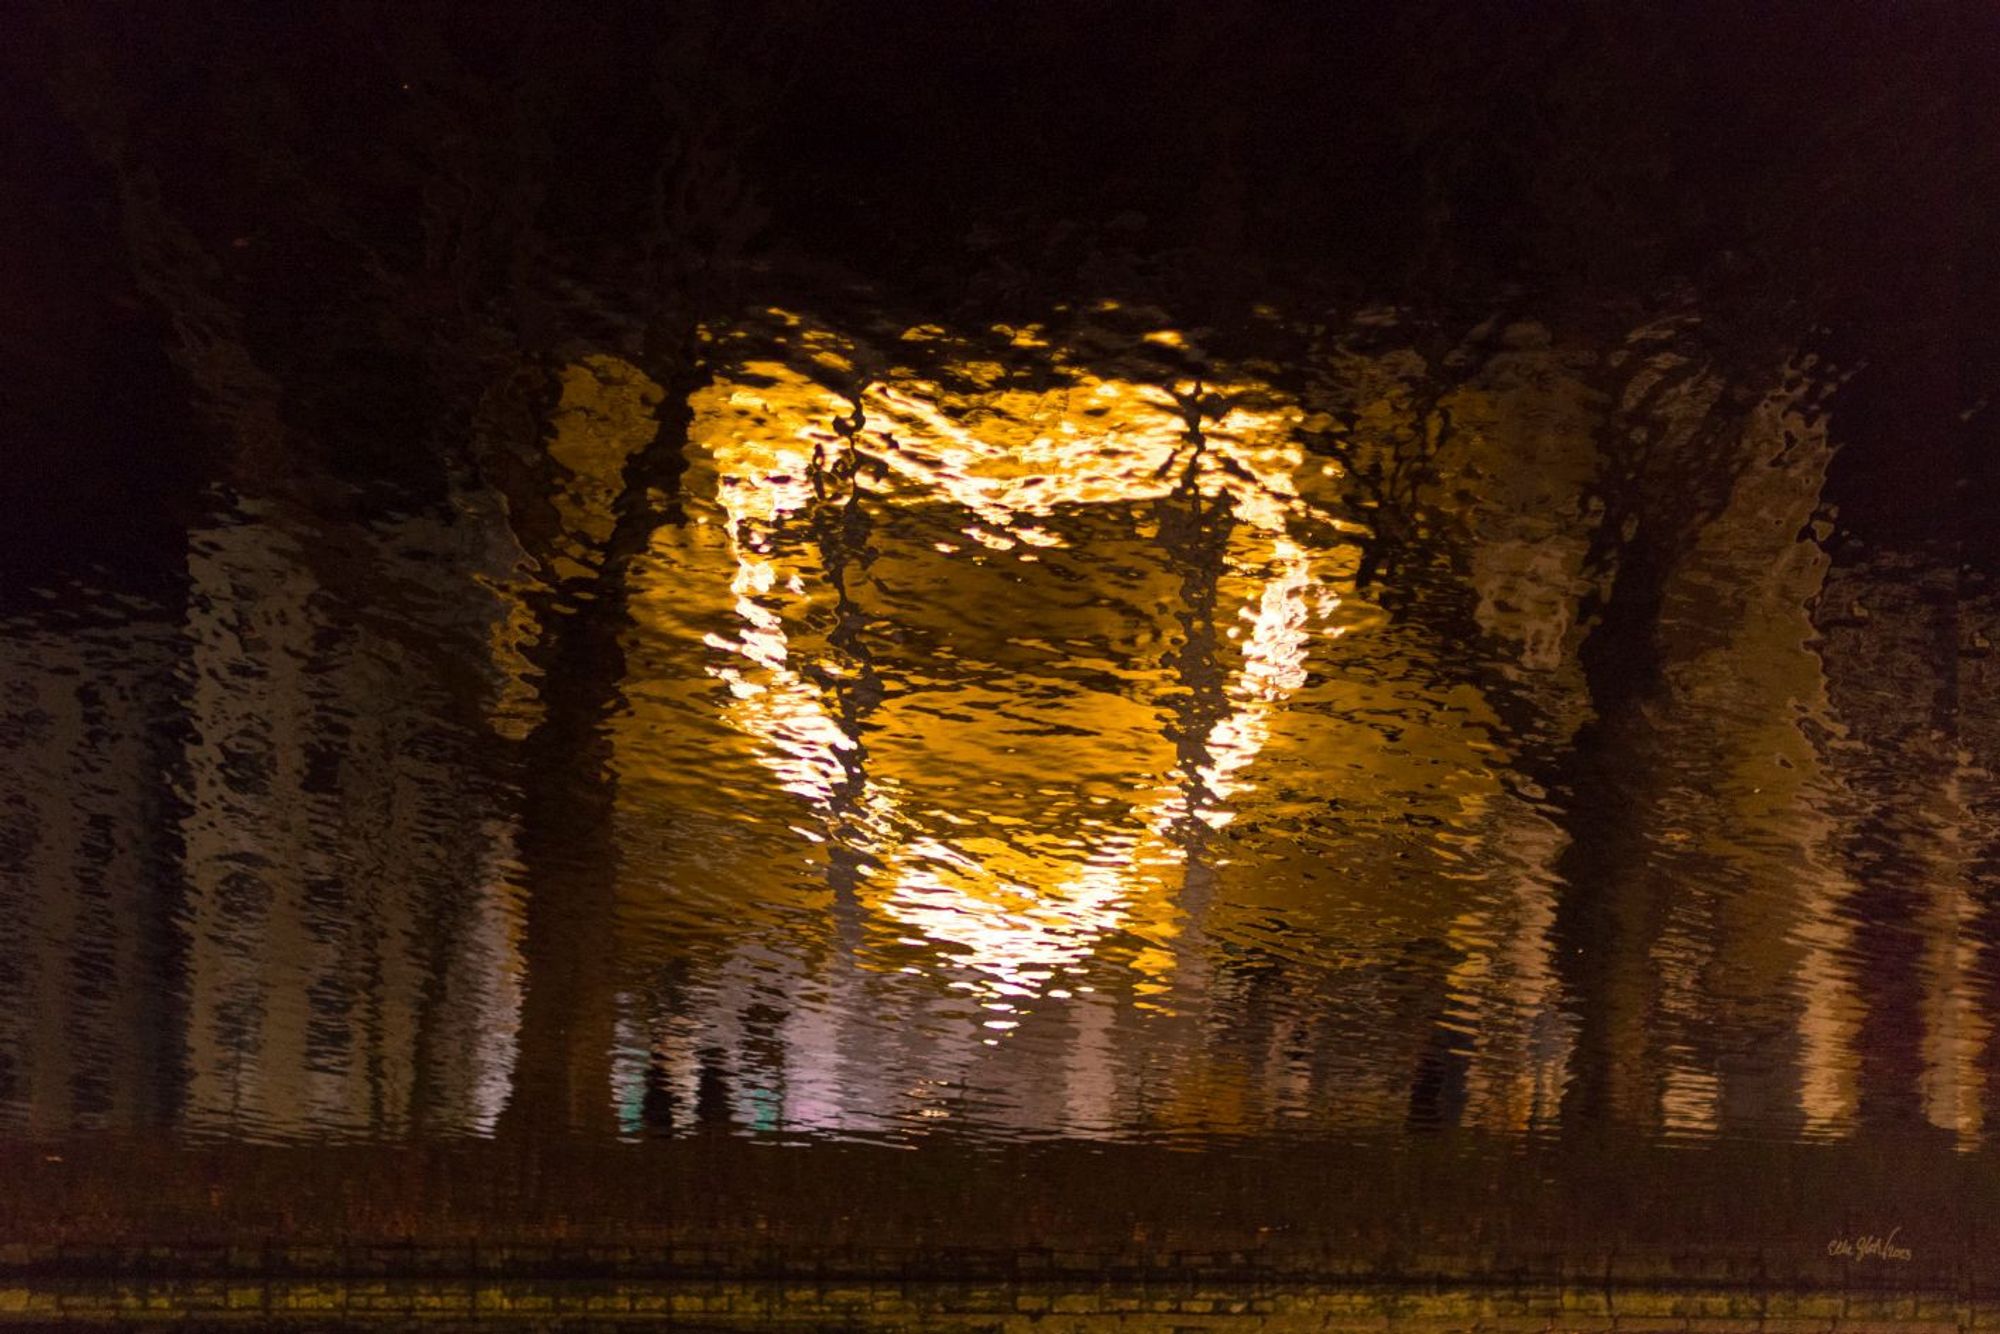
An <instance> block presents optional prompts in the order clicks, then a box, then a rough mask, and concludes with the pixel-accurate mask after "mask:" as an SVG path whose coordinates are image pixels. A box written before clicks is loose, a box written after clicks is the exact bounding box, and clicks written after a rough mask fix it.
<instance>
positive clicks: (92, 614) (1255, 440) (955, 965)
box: [0, 294, 2000, 1149]
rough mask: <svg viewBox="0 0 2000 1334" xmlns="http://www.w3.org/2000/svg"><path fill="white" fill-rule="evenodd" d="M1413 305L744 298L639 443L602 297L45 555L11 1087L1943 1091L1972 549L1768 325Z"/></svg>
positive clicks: (804, 1127) (151, 1114) (1961, 992)
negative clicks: (143, 524) (535, 456)
mask: <svg viewBox="0 0 2000 1334" xmlns="http://www.w3.org/2000/svg"><path fill="white" fill-rule="evenodd" d="M1450 327H1451V328H1452V329H1453V331H1452V332H1450V333H1448V334H1447V333H1446V332H1444V330H1445V329H1446V328H1447V326H1446V325H1444V324H1442V323H1439V322H1435V321H1429V320H1426V319H1425V318H1423V317H1421V316H1420V315H1419V314H1418V313H1415V312H1412V311H1408V310H1396V309H1388V308H1379V309H1359V310H1347V311H1343V312H1340V313H1339V314H1337V315H1327V316H1315V317H1313V318H1312V319H1306V318H1304V317H1301V316H1298V315H1295V314H1292V313H1288V312H1282V311H1275V310H1265V311H1262V312H1260V314H1259V316H1258V318H1257V321H1256V322H1255V327H1254V328H1253V329H1252V331H1251V332H1250V333H1249V334H1247V335H1241V336H1236V337H1234V338H1233V345H1234V346H1235V348H1236V350H1235V351H1234V352H1232V353H1231V354H1230V355H1228V356H1224V355H1222V354H1220V353H1213V352H1211V350H1210V348H1209V346H1208V342H1209V334H1208V332H1207V331H1204V330H1201V329H1191V328H1186V327H1182V326H1181V325H1179V324H1177V323H1176V322H1175V320H1174V319H1173V318H1172V317H1171V316H1170V315H1169V314H1168V313H1166V312H1163V311H1160V310H1152V309H1147V308H1144V307H1141V306H1136V305H1129V304H1124V305H1121V304H1120V303H1118V302H1115V301H1103V302H1082V303H1079V304H1077V305H1075V306H1072V307H1067V308H1060V309H1057V310H1055V311H1053V312H1051V314H1050V316H1049V318H1048V319H1047V320H1046V321H1045V322H1043V323H1039V324H1030V325H1022V326H1012V325H1002V326H995V327H972V328H953V327H945V326H942V325H939V324H932V323H925V322H922V321H921V320H919V319H916V318H912V317H910V316H908V315H906V314H897V313H892V312H890V311H887V310H884V309H881V308H879V307H877V306H875V305H872V304H871V303H870V301H869V299H868V298H867V297H866V296H865V295H854V294H849V295H846V296H843V297H840V298H838V299H836V300H829V299H826V298H824V297H816V298H815V299H814V301H813V303H812V305H811V308H807V305H806V303H803V302H802V303H800V304H799V305H798V307H797V308H793V307H792V306H788V305H785V304H783V303H782V302H776V303H774V304H772V305H770V306H769V307H768V308H757V309H754V310H752V311H749V312H746V313H745V314H744V315H743V317H742V318H740V319H739V320H737V321H735V322H733V323H731V324H729V325H727V326H718V327H716V328H714V329H711V330H710V338H711V343H710V351H711V355H712V359H713V362H714V365H715V367H716V372H715V375H714V377H713V378H712V380H710V381H709V382H708V383H706V384H705V385H703V386H702V387H700V388H698V389H697V390H696V392H694V394H693V396H692V398H691V400H690V406H691V409H692V414H693V417H692V422H691V424H690V425H689V426H688V428H687V432H686V434H687V446H686V450H685V457H684V465H685V466H684V469H683V470H681V471H679V472H678V475H677V476H676V475H675V470H674V469H673V468H669V469H667V470H666V471H665V472H664V473H662V474H659V475H661V476H664V477H666V478H667V479H668V482H667V484H666V485H665V486H656V487H654V488H653V489H654V490H655V491H656V492H657V494H654V495H651V496H650V497H643V498H642V502H644V503H638V504H635V503H634V501H633V498H632V496H631V495H630V494H629V488H628V487H627V486H626V482H625V479H627V478H629V477H631V476H633V475H636V474H635V472H634V460H635V459H636V458H638V457H640V456H642V455H643V454H644V453H645V451H646V450H647V449H648V448H649V447H651V443H652V442H653V440H654V437H655V432H656V418H657V416H658V411H657V410H658V409H659V408H660V407H661V404H662V400H663V398H664V397H666V396H667V390H665V389H664V388H663V387H662V386H660V385H658V384H655V383H654V382H653V381H652V380H650V379H648V378H647V376H646V375H645V374H643V373H642V372H641V371H640V370H638V369H637V367H636V365H635V363H634V360H633V358H632V357H631V355H630V354H629V351H628V350H621V348H620V346H619V344H618V340H617V339H615V338H606V339H602V340H599V341H598V342H596V343H595V344H585V343H579V344H578V345H577V347H576V350H575V355H574V356H573V358H572V359H571V360H569V362H568V363H567V364H566V365H564V366H562V367H561V369H560V374H559V379H560V398H559V401H555V402H554V405H553V407H552V408H551V410H550V411H549V413H548V417H547V426H546V433H545V437H544V438H545V440H546V443H547V454H548V457H549V458H550V459H552V460H553V466H544V467H541V468H540V469H539V470H536V469H533V468H529V467H528V466H526V465H525V464H523V465H521V466H516V467H511V468H510V467H508V466H505V464H506V460H505V459H504V458H503V459H501V460H500V462H499V463H492V464H490V465H489V466H484V467H482V468H479V469H466V470H464V471H462V472H459V473H457V474H454V475H453V477H452V478H451V481H450V484H449V488H448V489H449V494H448V495H447V496H445V497H444V498H443V499H442V500H440V499H438V498H437V497H436V496H425V495H421V494H416V493H412V494H411V495H409V496H401V495H399V494H395V493H390V494H388V495H387V496H386V498H385V495H384V493H382V492H381V491H380V490H379V489H378V490H376V491H374V492H371V493H370V494H368V495H367V496H366V497H365V498H362V497H359V496H358V495H356V494H350V492H349V491H347V490H346V489H344V484H342V483H339V482H336V481H334V480H333V479H332V478H330V477H328V478H317V477H313V476H307V475H301V474H299V473H298V472H296V471H294V472H291V473H288V474H286V475H283V476H275V475H274V476H273V478H272V479H271V481H270V483H269V484H268V485H267V486H263V487H262V488H261V489H259V486H258V485H257V484H255V483H249V482H246V481H245V480H243V478H242V477H241V476H236V477H233V478H232V479H231V480H230V481H229V482H228V483H227V484H226V485H224V484H222V483H220V482H218V484H217V485H215V486H213V487H211V488H209V489H207V490H206V491H205V492H204V493H203V494H204V500H203V502H202V505H201V507H200V509H199V512H198V513H197V514H196V515H195V516H194V517H193V518H192V519H190V520H187V521H185V522H183V523H182V525H181V528H182V530H184V542H180V543H179V545H178V546H177V548H176V549H175V550H174V551H173V552H171V553H170V559H168V560H167V561H166V562H165V564H166V567H167V568H168V570H169V571H170V574H169V576H168V577H166V578H163V579H159V580H155V581H152V582H150V583H148V582H144V581H140V582H136V583H135V582H134V581H132V580H129V579H121V578H114V577H113V576H111V575H109V574H99V573H93V572H91V571H90V570H88V569H82V570H74V571H69V572H64V573H60V574H56V575H51V576H48V577H47V578H46V579H43V580H42V581H41V582H40V585H39V586H38V587H36V588H34V589H32V590H21V589H16V590H15V596H13V597H12V598H11V601H10V602H9V604H8V605H9V608H10V609H9V610H8V611H7V613H6V616H5V620H4V622H0V757H4V760H0V1125H4V1127H5V1133H6V1134H7V1135H8V1136H10V1137H13V1138H16V1139H25V1140H30V1141H35V1142H44V1143H58V1142H60V1141H63V1140H64V1139H65V1138H68V1137H75V1136H78V1135H81V1134H85V1133H87V1132H99V1131H113V1132H119V1133H120V1134H121V1135H130V1136H133V1137H136V1138H137V1139H139V1140H141V1141H146V1140H156V1141H160V1142H165V1141H166V1140H169V1139H178V1138H179V1137H181V1136H188V1137H193V1138H195V1139H198V1140H203V1141H216V1140H221V1141H247V1142H256V1143H267V1144H268V1143H293V1144H297V1143H318V1142H322V1141H329V1140H339V1141H365V1142H375V1141H393V1142H399V1143H417V1144H424V1143H432V1142H439V1141H454V1142H455V1141H462V1140H467V1139H478V1138H486V1137H496V1136H498V1137H503V1138H504V1137H506V1136H508V1135H510V1134H519V1135H530V1136H537V1137H556V1138H561V1139H565V1140H572V1141H580V1142H606V1141H611V1140H614V1139H627V1140H636V1139H647V1138H654V1137H683V1136H690V1135H710V1136H713V1135H718V1134H721V1135H728V1136H733V1137H741V1138H750V1139H759V1138H765V1139H781V1138H782V1139H787V1140H812V1141H820V1140H843V1141H871V1142H876V1143H886V1144H892V1145H901V1146H912V1147H917V1148H922V1147H923V1146H925V1145H927V1144H931V1143H934V1142H936V1141H938V1140H940V1139H953V1140H957V1141H960V1142H961V1143H969V1144H972V1145H988V1144H992V1145H997V1144H1001V1143H1003V1142H1017V1141H1025V1140H1050V1139H1060V1140H1070V1141H1132V1140H1144V1141H1149V1142H1159V1141H1166V1142H1169V1143H1172V1144H1177V1145H1178V1144H1187V1145H1192V1144H1205V1145H1210V1146H1221V1145H1223V1144H1224V1143H1225V1142H1227V1143H1239V1144H1244V1145H1264V1146H1272V1145H1276V1144H1281V1143H1285V1142H1291V1141H1293V1140H1299V1139H1312V1138H1314V1137H1319V1138H1322V1139H1323V1138H1327V1137H1334V1136H1342V1135H1352V1134H1366V1135H1369V1136H1375V1137H1381V1136H1388V1137H1391V1138H1392V1139H1393V1138H1396V1137H1404V1136H1420V1135H1422V1134H1425V1133H1428V1132H1429V1131H1431V1130H1433V1129H1436V1128H1441V1127H1453V1126H1459V1127H1467V1128H1472V1129H1476V1130H1480V1131H1485V1132H1491V1134H1492V1138H1491V1139H1490V1140H1489V1141H1488V1142H1490V1143H1493V1144H1498V1145H1503V1146H1504V1145H1505V1144H1507V1143H1509V1142H1519V1137H1527V1138H1530V1139H1532V1138H1536V1137H1564V1136H1570V1135H1575V1134H1582V1133H1587V1132H1591V1131H1595V1130H1603V1129H1615V1130H1617V1131H1620V1132H1624V1133H1627V1134H1632V1135H1637V1136H1639V1137H1641V1138H1644V1139H1649V1140H1658V1141H1673V1142H1682V1141H1687V1142H1715V1143H1748V1142H1752V1141H1759V1142H1762V1141H1817V1140H1834V1141H1849V1140H1852V1141H1858V1142H1863V1143H1865V1142H1868V1141H1869V1139H1870V1137H1871V1136H1895V1137H1898V1138H1907V1137H1908V1136H1909V1135H1912V1134H1914V1135H1916V1136H1917V1137H1919V1138H1920V1139H1921V1138H1923V1137H1931V1138H1933V1139H1934V1140H1935V1142H1936V1144H1937V1146H1938V1147H1939V1148H1944V1147H1947V1146H1951V1147H1957V1148H1960V1149H1974V1148H1977V1147H1978V1146H1980V1145H1981V1144H1982V1143H1983V1142H1984V1138H1985V1136H1986V1135H1987V1134H1988V1128H1989V1127H1988V1118H1987V1110H1988V1107H1989V1104H1990V1103H1991V1101H1992V1099H1993V1097H1994V1096H1995V1093H1996V1090H1997V1089H2000V1085H1996V1082H1995V1081H1996V1078H2000V1031H1996V1026H1995V1019H1996V1005H2000V970H1997V969H1996V962H2000V955H1996V948H2000V917H1996V912H1995V902H1994V900H1993V897H1992V893H1993V890H1992V885H1993V883H1994V882H1993V868H1994V858H1995V856H1996V853H1997V852H2000V826H1996V820H1995V815H1996V811H2000V806H1996V792H1995V779H1994V775H1993V768H1992V766H1993V765H1994V764H1995V761H1996V756H2000V700H1996V697H1995V695H1994V693H1993V691H1992V689H1991V681H1992V677H1993V675H1994V672H1995V670H1996V669H1995V666H1994V659H1993V658H1992V657H1991V651H1992V640H1993V638H1994V637H1995V636H2000V605H1996V601H1995V598H1994V596H1993V594H1992V593H1991V591H1990V590H1989V589H1988V588H1987V587H1986V585H1985V584H1984V583H1983V582H1981V581H1980V580H1979V579H1978V577H1977V576H1976V574H1975V573H1974V572H1972V571H1970V570H1969V569H1967V568H1964V567H1961V566H1960V565H1959V564H1958V562H1957V559H1956V558H1955V556H1954V555H1953V554H1952V550H1951V548H1950V547H1949V546H1948V544H1946V543H1945V542H1943V541H1942V540H1940V541H1938V542H1935V543H1933V542H1929V541H1926V540H1911V541H1907V542H1903V543H1900V544H1899V543H1882V542H1871V541H1859V540H1843V538H1842V537H1841V525H1842V519H1841V517H1840V515H1839V513H1838V512H1837V507H1836V506H1835V505H1834V504H1833V503H1832V500H1833V496H1832V493H1831V492H1830V491H1829V489H1828V488H1829V469H1830V467H1831V466H1832V463H1833V460H1834V458H1835V454H1836V451H1837V450H1839V449H1840V447H1841V446H1842V443H1843V442H1842V436H1841V420H1840V417H1839V415H1838V413H1833V414H1829V413H1828V412H1827V411H1826V410H1825V399H1826V395H1827V392H1828V391H1829V389H1830V388H1831V387H1832V385H1833V384H1834V383H1835V382H1836V380H1837V378H1838V377H1837V375H1836V374H1835V373H1833V372H1832V371H1830V370H1828V369H1827V368H1825V367H1822V366H1820V365H1819V364H1818V363H1817V362H1816V360H1815V358H1814V357H1813V356H1812V355H1810V354H1808V353H1806V352H1803V351H1797V352H1788V351H1781V352H1779V353H1776V354H1773V355H1770V356H1760V357H1758V358H1751V359H1745V358H1744V357H1742V356H1740V355H1736V354H1729V355H1725V354H1724V353H1722V352H1720V351H1718V350H1717V349H1716V348H1715V347H1713V346H1712V345H1711V344H1710V343H1709V342H1708V340H1707V339H1706V338H1705V337H1704V326H1703V323H1702V320H1701V318H1700V317H1699V315H1698V314H1697V313H1696V312H1694V311H1692V310H1677V309H1662V310H1658V311H1654V312H1652V313H1650V314H1647V315H1644V316H1629V317H1620V320H1619V322H1618V323H1617V324H1616V327H1612V326H1611V325H1608V324H1607V323H1606V321H1605V320H1604V319H1602V318H1599V319H1597V320H1596V321H1595V322H1594V323H1593V324H1592V325H1591V331H1590V332H1588V333H1581V334H1580V333H1576V332H1573V331H1564V330H1562V329H1561V328H1560V327H1559V326H1555V325H1552V324H1549V323H1543V322H1538V321H1537V320H1536V319H1534V318H1530V317H1528V316H1525V315H1507V314H1502V315H1498V316H1496V317H1495V318H1493V319H1492V320H1489V321H1486V322H1485V323H1483V324H1479V325H1477V326H1476V327H1469V326H1468V325H1467V324H1461V325H1458V326H1450ZM1468 327H1469V331H1468ZM1607 330H1608V331H1607ZM1246 348H1247V349H1248V350H1247V351H1246V350H1244V349H1246ZM667 407H668V408H669V409H671V407H672V404H671V403H669V404H668V405H667ZM668 489H672V490H673V494H672V495H671V496H669V495H668V494H666V492H667V490H668Z"/></svg>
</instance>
